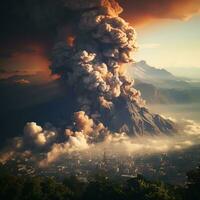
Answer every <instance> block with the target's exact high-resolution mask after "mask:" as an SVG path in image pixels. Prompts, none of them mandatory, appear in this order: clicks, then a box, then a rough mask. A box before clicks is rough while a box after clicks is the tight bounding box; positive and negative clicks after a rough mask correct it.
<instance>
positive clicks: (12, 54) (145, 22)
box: [0, 0, 200, 83]
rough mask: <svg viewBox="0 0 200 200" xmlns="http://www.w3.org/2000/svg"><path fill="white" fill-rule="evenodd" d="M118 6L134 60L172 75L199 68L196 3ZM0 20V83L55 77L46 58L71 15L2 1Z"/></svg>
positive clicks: (48, 3)
mask: <svg viewBox="0 0 200 200" xmlns="http://www.w3.org/2000/svg"><path fill="white" fill-rule="evenodd" d="M118 1H119V2H120V4H121V6H122V7H123V10H124V11H123V13H122V14H121V15H122V17H123V18H125V20H127V21H128V22H129V23H131V24H132V25H133V27H135V28H136V31H137V33H138V39H137V40H138V46H139V49H138V52H137V53H136V55H135V60H136V61H140V60H146V62H147V63H148V64H150V65H152V66H154V67H159V68H166V69H169V70H170V71H173V72H176V73H179V68H182V69H184V73H185V72H186V70H187V72H189V70H190V69H192V68H193V67H194V68H195V69H200V60H199V59H198V58H199V56H200V40H199V36H200V14H199V13H200V12H199V11H200V0H162V1H160V0H151V1H150V0H140V1H138V0H126V1H125V0H118ZM0 15H1V16H0V23H1V28H2V30H3V31H1V32H0V80H1V79H7V78H9V77H12V76H16V75H32V74H37V73H43V74H45V76H43V77H44V79H45V80H47V81H49V80H54V79H55V78H57V77H51V71H50V70H49V65H50V64H51V62H50V60H49V56H50V55H51V50H52V47H53V44H54V43H55V40H57V39H58V36H59V35H62V34H63V33H62V32H63V31H62V30H64V29H67V27H70V26H71V25H70V23H71V22H70V19H71V18H72V15H73V14H72V13H71V12H70V11H69V10H66V8H65V7H64V6H63V1H61V0H58V1H54V0H44V1H43V3H41V1H39V0H27V1H20V2H19V1H17V0H4V1H2V5H1V8H0ZM68 25H69V26H68ZM68 34H71V33H70V30H69V33H68ZM190 71H191V70H190ZM193 71H194V70H193ZM194 74H196V72H194ZM22 82H23V83H25V82H24V81H23V80H22Z"/></svg>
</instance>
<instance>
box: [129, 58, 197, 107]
mask: <svg viewBox="0 0 200 200" xmlns="http://www.w3.org/2000/svg"><path fill="white" fill-rule="evenodd" d="M128 72H129V76H131V77H134V79H135V87H136V89H138V90H140V91H141V94H142V97H143V98H144V99H145V100H146V101H147V102H148V103H153V104H155V103H165V104H167V103H193V102H198V101H199V98H200V95H199V94H200V83H199V82H195V84H194V83H193V82H192V80H191V81H188V80H189V79H188V78H185V79H184V78H180V77H176V76H174V75H173V74H172V73H170V72H168V71H167V70H165V69H159V68H156V67H152V66H150V65H148V64H147V62H146V61H140V62H137V63H135V64H132V65H130V66H129V68H128Z"/></svg>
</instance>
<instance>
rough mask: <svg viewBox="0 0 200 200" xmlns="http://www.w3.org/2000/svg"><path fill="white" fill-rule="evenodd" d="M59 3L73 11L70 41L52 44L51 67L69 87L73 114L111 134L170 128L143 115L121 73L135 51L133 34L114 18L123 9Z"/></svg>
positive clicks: (104, 2) (105, 1) (103, 2)
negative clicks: (105, 128)
mask: <svg viewBox="0 0 200 200" xmlns="http://www.w3.org/2000/svg"><path fill="white" fill-rule="evenodd" d="M65 6H66V7H67V8H68V9H71V10H72V11H74V12H76V13H79V14H77V15H78V16H76V19H75V21H76V25H74V26H73V27H72V29H73V30H72V33H73V36H70V37H73V43H72V42H70V43H66V40H64V41H58V42H57V43H56V44H55V47H54V49H53V56H52V65H51V70H52V72H53V73H56V74H59V75H60V76H61V77H62V78H63V79H64V80H65V81H66V88H67V89H68V90H69V91H73V92H72V94H69V95H71V98H73V99H74V102H75V104H76V106H75V107H76V109H75V112H76V111H83V112H85V113H86V115H88V116H89V117H90V118H92V119H93V120H94V121H95V122H98V123H99V122H101V123H103V124H104V125H105V126H106V127H107V128H108V129H109V130H110V131H114V132H115V131H116V132H126V133H128V134H133V135H135V134H145V133H169V132H173V131H174V126H173V123H172V122H170V121H169V120H165V119H163V118H162V117H161V116H159V115H154V114H151V113H149V111H148V109H146V108H145V102H144V100H143V99H142V98H141V94H140V92H139V91H137V90H136V89H135V88H134V87H133V86H134V81H133V80H131V79H130V78H128V77H127V76H126V75H125V73H124V72H125V67H124V65H125V64H127V63H130V62H133V56H134V52H135V50H136V49H137V45H136V32H135V30H134V28H133V27H132V26H130V24H129V23H127V22H126V21H125V20H124V19H122V18H121V17H119V14H120V13H121V12H122V10H123V9H122V8H121V7H120V5H119V4H118V3H117V1H114V0H96V1H81V0H80V1H65ZM77 11H78V12H77ZM77 18H78V20H77ZM72 21H73V19H72Z"/></svg>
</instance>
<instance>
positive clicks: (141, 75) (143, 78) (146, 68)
mask: <svg viewBox="0 0 200 200" xmlns="http://www.w3.org/2000/svg"><path fill="white" fill-rule="evenodd" d="M128 73H129V75H130V76H132V77H134V79H135V80H139V81H140V82H142V83H148V84H152V85H154V86H156V87H157V86H159V88H186V87H189V86H190V84H189V83H188V82H186V81H185V80H184V79H182V78H179V77H176V76H174V75H173V74H171V73H170V72H168V71H167V70H165V69H159V68H156V67H153V66H150V65H148V64H147V62H146V61H144V60H142V61H140V62H136V63H134V64H131V65H129V67H128Z"/></svg>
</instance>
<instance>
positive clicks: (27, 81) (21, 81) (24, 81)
mask: <svg viewBox="0 0 200 200" xmlns="http://www.w3.org/2000/svg"><path fill="white" fill-rule="evenodd" d="M14 82H15V83H17V84H20V85H27V84H30V81H29V80H26V79H19V80H15V81H14Z"/></svg>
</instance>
